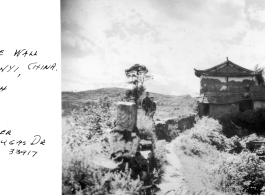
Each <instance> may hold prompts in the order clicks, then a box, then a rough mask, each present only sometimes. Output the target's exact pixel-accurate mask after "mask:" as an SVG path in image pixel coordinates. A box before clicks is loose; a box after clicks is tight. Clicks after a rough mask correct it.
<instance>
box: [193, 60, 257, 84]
mask: <svg viewBox="0 0 265 195" xmlns="http://www.w3.org/2000/svg"><path fill="white" fill-rule="evenodd" d="M194 70H195V75H196V76H197V77H201V75H205V76H230V77H243V76H257V78H258V80H259V81H262V70H261V71H252V70H249V69H246V68H243V67H241V66H239V65H237V64H235V63H233V62H231V61H229V60H228V59H227V61H225V62H223V63H221V64H219V65H216V66H214V67H212V68H209V69H206V70H196V69H194Z"/></svg>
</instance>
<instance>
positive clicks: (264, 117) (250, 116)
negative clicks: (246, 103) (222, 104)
mask: <svg viewBox="0 0 265 195" xmlns="http://www.w3.org/2000/svg"><path fill="white" fill-rule="evenodd" d="M219 120H220V123H221V124H222V125H223V133H224V134H225V135H227V136H228V137H231V136H234V135H237V134H238V132H237V130H236V129H237V128H235V125H236V126H238V127H239V128H241V129H243V130H244V129H247V130H248V132H249V133H257V134H258V135H263V134H265V108H260V109H257V110H246V111H245V112H239V113H233V114H228V115H226V116H222V117H220V118H219ZM231 121H232V123H231ZM233 123H234V124H235V125H233Z"/></svg>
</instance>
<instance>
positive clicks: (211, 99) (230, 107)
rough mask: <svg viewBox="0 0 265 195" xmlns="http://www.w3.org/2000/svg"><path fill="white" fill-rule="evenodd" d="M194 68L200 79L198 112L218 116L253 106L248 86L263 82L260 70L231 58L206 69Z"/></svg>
mask: <svg viewBox="0 0 265 195" xmlns="http://www.w3.org/2000/svg"><path fill="white" fill-rule="evenodd" d="M194 70H195V75H196V76H197V77H199V78H200V79H201V82H200V85H201V88H200V97H199V98H198V103H199V115H200V116H211V117H218V116H220V115H221V114H223V113H227V112H237V111H245V110H247V109H252V108H253V102H252V99H251V97H250V89H251V87H253V86H258V85H259V84H261V83H262V82H263V77H262V71H258V72H257V71H252V70H249V69H246V68H243V67H241V66H239V65H237V64H235V63H233V62H231V61H229V60H228V58H227V61H225V62H223V63H221V64H219V65H217V66H214V67H212V68H209V69H206V70H196V69H194Z"/></svg>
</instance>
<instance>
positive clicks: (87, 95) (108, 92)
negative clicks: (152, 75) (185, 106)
mask: <svg viewBox="0 0 265 195" xmlns="http://www.w3.org/2000/svg"><path fill="white" fill-rule="evenodd" d="M126 90H127V89H124V88H117V87H112V88H101V89H95V90H87V91H80V92H62V101H66V100H70V101H82V102H83V101H97V100H99V98H100V97H101V96H108V97H110V98H111V97H116V96H117V95H118V94H119V93H124V92H125V91H126ZM150 96H153V97H155V100H156V101H161V100H162V101H172V100H175V99H179V98H183V97H189V98H191V97H190V95H182V96H174V95H164V94H159V93H153V92H150ZM144 97H145V94H143V95H142V96H141V98H144Z"/></svg>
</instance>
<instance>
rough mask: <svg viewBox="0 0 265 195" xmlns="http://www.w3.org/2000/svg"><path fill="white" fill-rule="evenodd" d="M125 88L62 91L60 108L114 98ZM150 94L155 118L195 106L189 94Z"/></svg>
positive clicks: (193, 108)
mask: <svg viewBox="0 0 265 195" xmlns="http://www.w3.org/2000/svg"><path fill="white" fill-rule="evenodd" d="M126 90H127V89H124V88H115V87H114V88H101V89H96V90H87V91H81V92H62V109H63V110H66V109H73V108H77V107H80V106H83V105H84V104H86V105H91V104H95V103H96V102H97V101H98V100H99V99H100V97H102V96H107V97H109V98H115V97H117V96H119V95H120V94H124V93H125V91H126ZM144 96H145V95H144V94H143V95H142V96H141V99H142V98H144ZM150 96H153V97H154V98H155V102H156V103H157V113H156V115H155V119H158V118H159V119H161V118H167V117H175V116H178V115H181V114H187V113H190V112H194V110H195V107H196V98H193V97H191V96H190V95H182V96H174V95H164V94H159V93H153V92H150Z"/></svg>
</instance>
